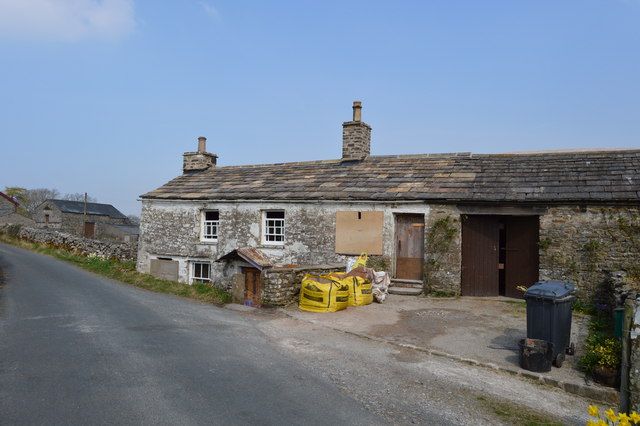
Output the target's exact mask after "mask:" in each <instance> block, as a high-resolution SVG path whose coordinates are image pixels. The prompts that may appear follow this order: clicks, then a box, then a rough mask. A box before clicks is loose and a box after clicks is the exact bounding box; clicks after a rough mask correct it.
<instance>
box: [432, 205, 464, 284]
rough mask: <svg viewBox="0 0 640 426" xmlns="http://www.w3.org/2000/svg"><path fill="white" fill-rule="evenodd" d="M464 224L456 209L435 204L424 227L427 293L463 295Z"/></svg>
mask: <svg viewBox="0 0 640 426" xmlns="http://www.w3.org/2000/svg"><path fill="white" fill-rule="evenodd" d="M461 268H462V225H461V222H460V212H459V210H458V209H457V208H456V207H455V206H448V205H432V206H431V214H429V216H428V217H427V220H426V226H425V265H424V269H425V272H424V276H425V290H426V292H427V293H435V294H443V295H445V294H446V295H459V294H460V276H461Z"/></svg>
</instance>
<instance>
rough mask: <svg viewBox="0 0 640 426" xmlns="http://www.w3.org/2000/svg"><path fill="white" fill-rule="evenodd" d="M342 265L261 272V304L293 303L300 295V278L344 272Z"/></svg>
mask: <svg viewBox="0 0 640 426" xmlns="http://www.w3.org/2000/svg"><path fill="white" fill-rule="evenodd" d="M344 270H345V265H344V264H330V265H314V266H301V267H297V268H271V269H266V270H264V271H263V272H262V285H263V287H262V304H263V305H267V306H285V305H288V304H289V303H291V302H294V301H295V300H296V298H297V296H298V293H300V286H301V284H302V278H304V276H305V275H306V274H312V275H322V274H328V273H330V272H337V271H341V272H344Z"/></svg>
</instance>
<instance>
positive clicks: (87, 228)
mask: <svg viewBox="0 0 640 426" xmlns="http://www.w3.org/2000/svg"><path fill="white" fill-rule="evenodd" d="M95 234H96V224H95V223H93V222H85V223H84V236H85V237H86V238H93V237H94V235H95Z"/></svg>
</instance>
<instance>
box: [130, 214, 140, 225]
mask: <svg viewBox="0 0 640 426" xmlns="http://www.w3.org/2000/svg"><path fill="white" fill-rule="evenodd" d="M127 218H128V219H129V222H131V224H132V225H140V217H139V216H137V215H135V214H130V215H127Z"/></svg>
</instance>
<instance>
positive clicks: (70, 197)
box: [62, 192, 98, 203]
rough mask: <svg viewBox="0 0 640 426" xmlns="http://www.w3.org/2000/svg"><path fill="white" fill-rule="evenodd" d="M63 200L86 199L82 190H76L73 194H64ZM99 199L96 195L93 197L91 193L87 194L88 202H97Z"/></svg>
mask: <svg viewBox="0 0 640 426" xmlns="http://www.w3.org/2000/svg"><path fill="white" fill-rule="evenodd" d="M62 199H63V200H67V201H84V194H83V193H81V192H76V193H73V194H71V193H70V194H64V195H63V197H62ZM97 201H98V199H97V198H96V197H92V196H91V195H87V202H89V203H95V202H97Z"/></svg>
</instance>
